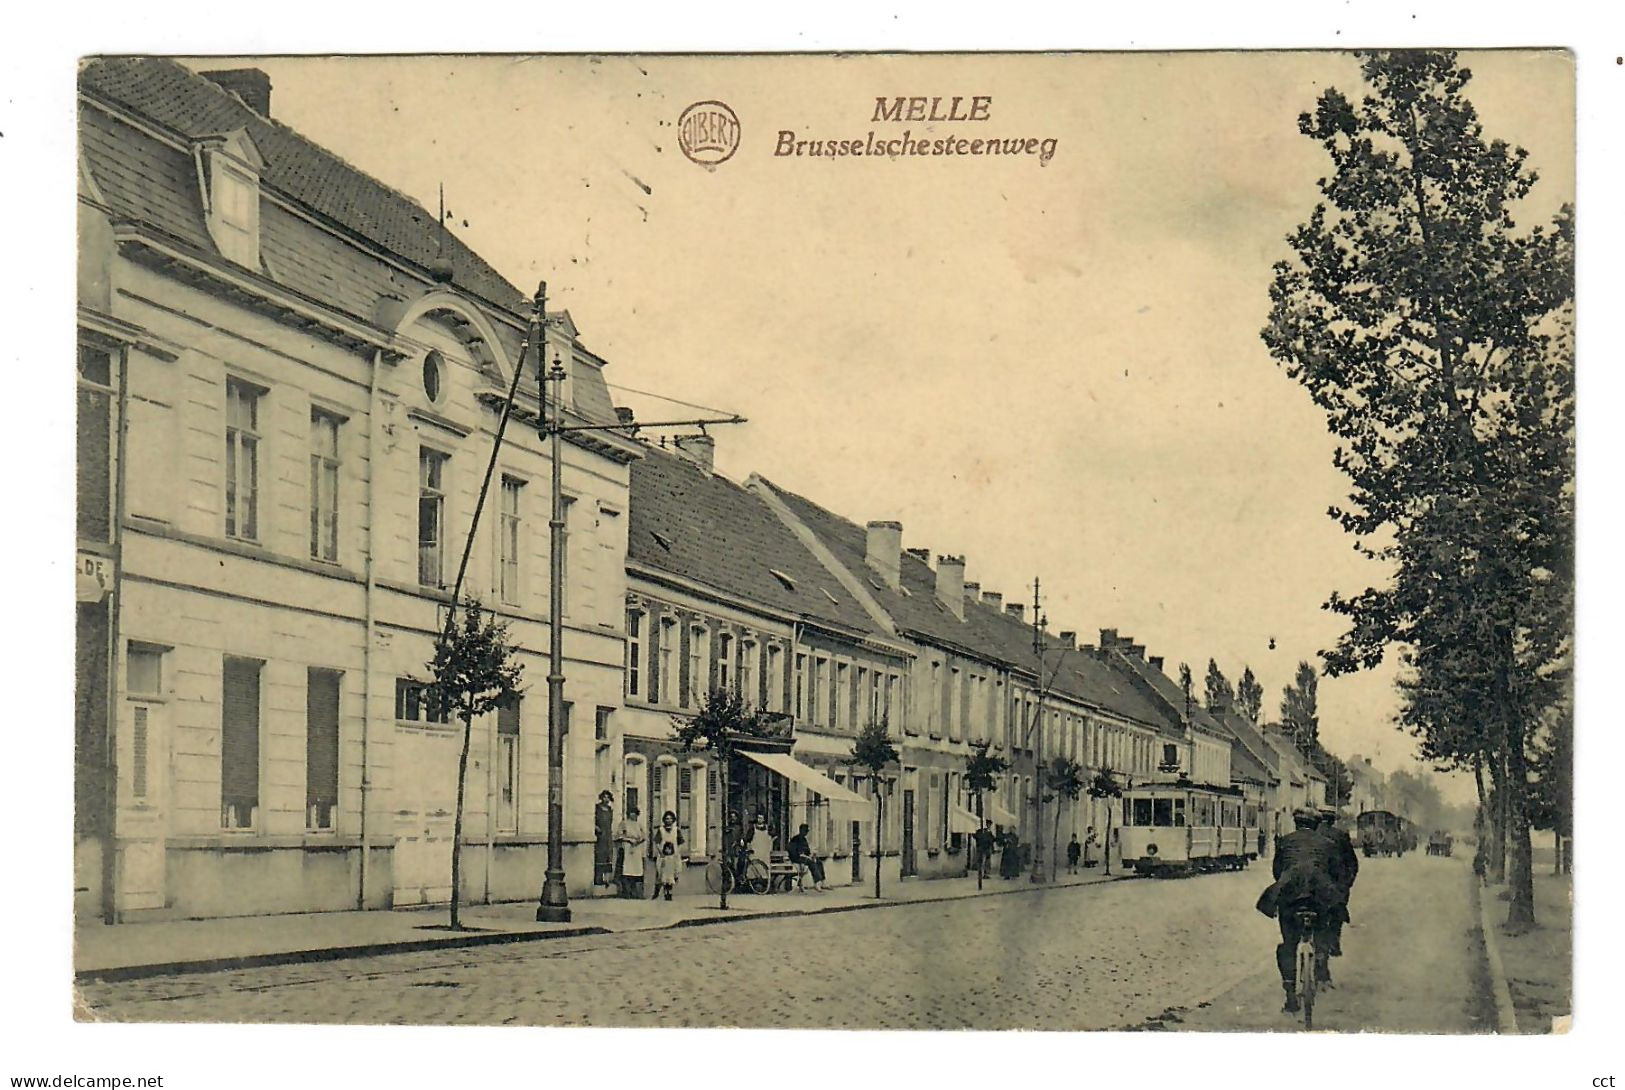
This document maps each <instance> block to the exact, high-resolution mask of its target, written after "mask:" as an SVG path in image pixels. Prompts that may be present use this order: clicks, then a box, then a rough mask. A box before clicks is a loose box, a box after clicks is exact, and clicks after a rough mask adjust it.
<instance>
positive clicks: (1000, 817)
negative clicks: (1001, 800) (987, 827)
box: [982, 798, 1021, 829]
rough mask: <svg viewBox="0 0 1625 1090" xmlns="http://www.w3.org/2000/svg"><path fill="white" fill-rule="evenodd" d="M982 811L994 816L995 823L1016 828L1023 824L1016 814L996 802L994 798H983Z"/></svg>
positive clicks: (991, 816)
mask: <svg viewBox="0 0 1625 1090" xmlns="http://www.w3.org/2000/svg"><path fill="white" fill-rule="evenodd" d="M982 813H984V814H986V815H987V816H988V817H990V818H992V819H993V823H994V824H995V825H1003V826H1005V827H1007V828H1011V829H1014V828H1015V827H1016V826H1018V825H1020V824H1021V822H1019V821H1017V820H1016V815H1014V814H1012V813H1011V812H1010V811H1008V810H1006V809H1005V808H1004V807H1002V806H1000V805H999V804H998V803H996V802H994V801H993V800H992V798H984V799H982Z"/></svg>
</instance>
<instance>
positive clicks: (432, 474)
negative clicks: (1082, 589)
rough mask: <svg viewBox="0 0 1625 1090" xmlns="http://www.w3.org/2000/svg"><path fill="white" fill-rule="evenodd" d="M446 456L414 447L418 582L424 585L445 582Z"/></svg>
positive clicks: (425, 448)
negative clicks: (416, 487)
mask: <svg viewBox="0 0 1625 1090" xmlns="http://www.w3.org/2000/svg"><path fill="white" fill-rule="evenodd" d="M450 460H451V458H450V456H449V455H446V454H442V453H440V452H439V451H438V450H430V449H429V448H427V447H422V448H420V449H419V450H418V582H419V583H421V584H423V585H424V586H426V587H439V586H443V585H444V583H445V568H444V553H445V545H446V463H447V462H448V461H450Z"/></svg>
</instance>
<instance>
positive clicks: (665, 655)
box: [649, 617, 680, 704]
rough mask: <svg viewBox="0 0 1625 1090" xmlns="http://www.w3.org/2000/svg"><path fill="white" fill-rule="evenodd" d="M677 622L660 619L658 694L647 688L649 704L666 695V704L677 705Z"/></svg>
mask: <svg viewBox="0 0 1625 1090" xmlns="http://www.w3.org/2000/svg"><path fill="white" fill-rule="evenodd" d="M677 632H678V628H677V621H676V619H675V618H673V617H662V618H660V644H659V650H660V677H659V685H660V692H656V691H655V686H654V685H650V686H649V700H650V702H651V703H653V702H655V701H657V700H659V699H660V693H662V692H663V693H665V694H666V703H668V704H675V703H677V691H678V685H677V641H678V639H679V638H680V637H679V636H678V635H677Z"/></svg>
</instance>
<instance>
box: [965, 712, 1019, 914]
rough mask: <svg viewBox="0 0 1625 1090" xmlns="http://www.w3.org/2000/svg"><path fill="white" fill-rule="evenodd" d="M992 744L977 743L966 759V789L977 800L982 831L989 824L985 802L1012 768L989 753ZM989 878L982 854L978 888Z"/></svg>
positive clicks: (979, 827)
mask: <svg viewBox="0 0 1625 1090" xmlns="http://www.w3.org/2000/svg"><path fill="white" fill-rule="evenodd" d="M990 745H992V743H991V742H977V743H975V744H974V745H972V746H971V751H970V753H969V754H967V755H966V757H965V787H966V788H967V789H968V790H969V791H970V793H971V794H972V795H973V796H975V798H976V827H977V829H981V828H982V826H983V825H984V824H986V822H987V818H986V816H985V814H984V812H983V811H984V809H985V807H984V806H983V800H984V799H985V798H986V797H987V795H988V794H989V793H990V792H993V791H997V790H998V789H999V779H998V778H999V776H1000V775H1002V774H1003V773H1004V772H1005V771H1006V770H1007V769H1009V767H1010V762H1009V761H1006V760H1005V759H1004V758H1003V757H998V756H994V755H993V754H990V753H989V752H988V747H989V746H990ZM986 877H987V857H986V855H984V854H982V853H978V854H977V858H976V888H977V889H981V888H982V880H983V879H984V878H986Z"/></svg>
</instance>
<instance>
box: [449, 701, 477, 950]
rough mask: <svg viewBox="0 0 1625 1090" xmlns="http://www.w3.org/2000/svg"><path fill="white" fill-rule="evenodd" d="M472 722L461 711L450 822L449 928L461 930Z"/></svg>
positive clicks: (466, 714)
mask: <svg viewBox="0 0 1625 1090" xmlns="http://www.w3.org/2000/svg"><path fill="white" fill-rule="evenodd" d="M473 730H474V723H473V719H472V717H471V716H469V715H468V713H466V712H465V713H463V749H462V752H461V753H459V754H458V755H457V810H456V814H455V816H454V817H453V818H452V822H451V929H452V930H453V931H461V930H462V929H463V922H462V920H461V918H459V917H458V915H457V906H458V901H459V900H460V896H459V895H460V894H461V892H462V881H463V782H464V780H466V779H467V778H468V742H469V736H470V735H471V734H472V733H473Z"/></svg>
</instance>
